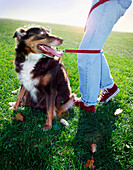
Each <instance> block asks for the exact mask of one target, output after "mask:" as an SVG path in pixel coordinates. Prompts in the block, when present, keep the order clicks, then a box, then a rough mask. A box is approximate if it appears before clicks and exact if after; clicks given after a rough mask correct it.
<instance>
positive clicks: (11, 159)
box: [0, 20, 133, 170]
mask: <svg viewBox="0 0 133 170" xmlns="http://www.w3.org/2000/svg"><path fill="white" fill-rule="evenodd" d="M27 24H29V23H26V22H19V21H8V20H0V169H2V170H5V169H7V170H10V169H13V170H14V169H17V170H18V169H19V170H21V169H22V170H31V169H35V170H36V169H38V170H50V169H51V170H83V169H87V168H86V163H87V160H90V159H91V158H92V157H94V165H95V169H98V170H101V169H102V170H104V169H105V170H119V169H121V170H131V169H133V159H132V158H133V150H132V149H133V147H132V144H133V143H132V142H133V141H132V121H133V120H132V113H133V105H132V101H133V69H132V68H133V34H126V33H115V32H113V33H111V35H110V36H109V38H108V40H107V42H106V44H105V46H104V51H105V56H106V58H107V60H108V63H109V66H110V70H111V73H112V76H113V78H114V81H115V82H116V83H117V85H118V86H119V88H120V92H119V94H118V95H117V96H116V97H115V98H114V99H112V100H111V101H110V102H109V103H107V104H101V105H100V104H98V105H97V106H96V113H90V114H88V113H86V112H84V111H82V110H80V109H78V108H76V107H75V106H74V107H73V108H72V109H71V110H70V111H69V112H68V113H66V114H64V117H65V118H66V119H67V120H68V122H69V124H70V125H69V126H68V127H63V126H62V125H61V124H60V123H59V121H58V120H56V121H55V120H54V121H53V128H52V129H51V130H49V131H46V132H42V130H41V129H42V127H43V125H44V123H45V120H46V115H45V114H44V113H43V112H41V111H39V110H31V109H30V108H27V107H24V108H20V109H19V110H18V111H17V112H15V111H11V110H9V109H8V108H9V105H8V103H9V102H10V101H15V100H16V99H17V94H12V93H11V92H12V91H13V90H15V89H18V88H19V86H20V82H19V80H18V79H17V74H16V73H15V71H14V65H13V60H14V54H15V52H14V47H15V40H14V39H13V38H12V37H13V33H14V31H15V29H16V28H18V27H23V26H24V25H27ZM41 25H47V26H49V27H51V28H52V33H53V34H56V35H58V36H60V37H62V38H63V39H64V43H63V45H62V46H61V47H60V49H65V48H75V49H77V48H78V46H79V43H80V41H81V39H82V35H83V30H82V29H81V28H76V27H75V28H74V27H68V26H61V25H50V24H41ZM62 61H63V63H64V65H65V67H66V70H67V72H68V74H69V78H70V83H71V87H72V91H73V92H75V93H76V94H77V96H80V93H79V82H78V67H77V54H67V53H66V54H64V55H63V57H62ZM118 108H121V109H122V110H123V112H122V113H121V114H120V115H119V116H118V117H115V116H114V112H115V111H116V109H118ZM19 112H20V113H21V114H22V115H23V116H24V121H23V122H18V123H17V122H15V121H12V120H11V117H12V116H14V115H15V114H16V113H19ZM94 143H95V144H96V145H97V151H96V152H95V153H92V152H91V149H90V145H91V144H94ZM88 169H89V168H88Z"/></svg>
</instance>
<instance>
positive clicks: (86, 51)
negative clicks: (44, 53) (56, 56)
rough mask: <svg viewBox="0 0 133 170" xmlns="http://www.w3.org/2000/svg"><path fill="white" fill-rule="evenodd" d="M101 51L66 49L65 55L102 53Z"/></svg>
mask: <svg viewBox="0 0 133 170" xmlns="http://www.w3.org/2000/svg"><path fill="white" fill-rule="evenodd" d="M100 51H101V50H74V49H65V50H63V52H65V53H100Z"/></svg>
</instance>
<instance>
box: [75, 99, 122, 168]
mask: <svg viewBox="0 0 133 170" xmlns="http://www.w3.org/2000/svg"><path fill="white" fill-rule="evenodd" d="M117 108H118V105H117V103H113V102H109V103H108V104H103V105H100V106H99V107H97V110H96V113H86V112H84V111H81V112H80V116H79V122H78V129H77V134H76V136H75V138H74V140H73V146H74V148H75V149H74V150H75V151H74V152H75V155H76V156H77V157H78V159H76V161H77V160H78V162H75V165H79V162H82V163H83V166H82V167H81V168H79V167H77V169H85V168H86V163H87V160H90V159H91V157H94V161H95V162H94V165H95V169H102V170H103V169H107V170H115V169H116V170H117V169H120V165H119V164H117V163H116V161H115V159H114V158H113V156H112V153H113V150H112V143H111V140H112V131H113V130H114V129H115V120H116V118H115V117H114V112H115V110H116V109H117ZM91 144H96V145H97V151H96V152H95V153H92V151H91V147H90V145H91Z"/></svg>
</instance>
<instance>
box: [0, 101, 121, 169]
mask: <svg viewBox="0 0 133 170" xmlns="http://www.w3.org/2000/svg"><path fill="white" fill-rule="evenodd" d="M117 108H118V105H117V103H114V102H109V103H108V104H106V105H101V106H99V107H97V111H96V113H89V114H88V113H86V112H84V111H80V113H79V112H78V113H79V115H74V114H75V110H76V109H77V108H76V107H74V109H71V110H70V112H69V113H68V114H67V113H66V115H65V117H67V119H69V120H71V119H72V120H71V121H70V122H71V124H70V126H69V127H63V126H62V125H61V124H60V122H59V121H53V128H52V129H51V130H49V131H46V132H42V127H43V125H44V123H45V121H46V115H45V114H44V113H43V112H42V111H39V110H32V109H30V108H26V107H25V108H23V109H22V108H21V109H20V110H19V111H18V112H21V114H22V115H23V116H24V118H25V120H24V122H18V123H17V122H15V121H13V122H12V121H11V122H9V121H8V122H6V121H5V122H4V123H3V125H4V126H3V131H2V134H1V142H0V152H1V155H0V160H1V161H0V164H1V165H0V167H1V169H2V170H5V169H9V170H10V169H28V170H30V169H38V170H45V169H46V170H49V169H52V170H54V169H55V170H64V169H70V170H82V169H85V165H86V163H87V160H89V159H91V157H94V160H95V163H94V165H95V166H96V169H107V170H115V169H116V170H117V169H120V166H119V165H118V164H117V163H116V162H115V159H114V158H113V156H112V154H113V151H112V147H111V145H112V143H111V140H112V131H113V130H114V129H115V120H116V118H115V117H114V115H113V113H114V111H115V110H116V109H117ZM18 112H17V113H18ZM14 114H15V112H14ZM77 120H78V122H77ZM75 132H76V134H75ZM93 143H95V144H97V151H96V152H95V153H94V154H92V152H91V149H90V145H91V144H93Z"/></svg>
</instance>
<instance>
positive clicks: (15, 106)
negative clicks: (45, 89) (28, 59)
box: [13, 85, 26, 110]
mask: <svg viewBox="0 0 133 170" xmlns="http://www.w3.org/2000/svg"><path fill="white" fill-rule="evenodd" d="M25 92H26V89H25V88H24V86H23V85H21V89H20V92H19V95H18V98H17V101H16V103H15V105H14V106H13V108H14V109H15V110H18V108H19V105H20V103H21V102H22V99H23V97H24V94H25Z"/></svg>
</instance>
